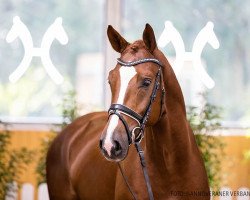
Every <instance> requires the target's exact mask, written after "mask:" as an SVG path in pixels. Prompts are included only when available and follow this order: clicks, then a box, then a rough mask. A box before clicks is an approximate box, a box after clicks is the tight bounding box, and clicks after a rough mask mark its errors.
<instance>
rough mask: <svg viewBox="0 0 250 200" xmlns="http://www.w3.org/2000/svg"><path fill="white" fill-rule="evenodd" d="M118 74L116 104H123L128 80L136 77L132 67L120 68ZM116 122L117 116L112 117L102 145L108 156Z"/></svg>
mask: <svg viewBox="0 0 250 200" xmlns="http://www.w3.org/2000/svg"><path fill="white" fill-rule="evenodd" d="M119 73H120V83H121V84H120V90H119V96H118V100H117V102H116V103H118V104H124V98H125V94H126V91H127V88H128V84H129V82H130V80H131V79H132V78H133V77H134V76H135V75H136V71H135V68H134V67H133V66H131V67H125V66H122V67H121V68H120V69H119ZM118 122H119V117H118V116H117V115H112V116H111V118H110V121H109V125H108V128H107V135H106V138H105V140H104V145H103V147H104V148H105V149H106V151H107V153H108V155H109V156H110V155H111V148H112V146H113V143H112V136H113V133H114V130H115V129H116V127H117V125H118Z"/></svg>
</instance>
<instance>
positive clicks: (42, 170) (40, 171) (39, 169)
mask: <svg viewBox="0 0 250 200" xmlns="http://www.w3.org/2000/svg"><path fill="white" fill-rule="evenodd" d="M55 136H56V133H55V132H54V134H53V135H50V136H48V137H46V138H45V139H43V140H42V144H41V149H40V152H39V153H40V157H39V160H38V164H37V166H36V174H37V184H38V185H40V184H41V183H45V182H46V155H47V152H48V149H49V147H50V145H51V143H52V141H53V140H54V138H55Z"/></svg>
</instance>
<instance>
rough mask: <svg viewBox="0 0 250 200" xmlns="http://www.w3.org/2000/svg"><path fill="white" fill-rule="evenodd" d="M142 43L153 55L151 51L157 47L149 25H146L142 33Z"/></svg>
mask: <svg viewBox="0 0 250 200" xmlns="http://www.w3.org/2000/svg"><path fill="white" fill-rule="evenodd" d="M143 41H144V43H145V44H146V46H147V48H148V49H149V51H150V52H151V53H153V51H154V50H155V48H156V47H157V44H156V39H155V34H154V31H153V28H152V27H151V26H150V25H149V24H146V26H145V29H144V31H143Z"/></svg>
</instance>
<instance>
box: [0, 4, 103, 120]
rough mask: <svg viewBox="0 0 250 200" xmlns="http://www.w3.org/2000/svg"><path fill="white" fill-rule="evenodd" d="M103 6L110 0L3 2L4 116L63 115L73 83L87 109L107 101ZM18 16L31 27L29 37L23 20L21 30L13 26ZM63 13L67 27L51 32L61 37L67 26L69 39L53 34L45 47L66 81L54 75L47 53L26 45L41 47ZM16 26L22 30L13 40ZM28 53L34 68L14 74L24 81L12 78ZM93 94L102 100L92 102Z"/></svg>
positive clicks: (0, 92)
mask: <svg viewBox="0 0 250 200" xmlns="http://www.w3.org/2000/svg"><path fill="white" fill-rule="evenodd" d="M103 6H104V1H99V0H93V1H91V3H89V1H87V0H77V1H74V3H72V1H70V0H63V1H57V0H50V1H32V0H18V1H17V0H14V1H2V2H1V6H0V10H1V12H0V16H1V19H2V20H1V21H0V116H8V117H50V118H51V117H52V118H53V117H58V116H60V114H61V113H60V106H59V105H60V103H61V100H62V97H63V94H64V93H65V92H66V91H67V90H69V89H71V88H77V90H79V93H78V94H79V99H83V102H82V104H84V106H85V108H88V107H91V108H92V109H93V108H99V107H101V106H102V103H101V97H100V95H101V91H102V90H101V88H102V79H103V76H102V74H103V63H102V60H103V55H102V47H103V44H102V43H103V42H102V40H103ZM15 16H18V17H19V18H20V21H21V22H22V23H23V24H24V25H25V26H26V27H27V29H28V31H29V32H30V34H31V37H28V36H27V35H28V34H27V30H26V32H25V30H24V28H23V25H22V28H20V29H18V28H17V27H16V25H15V26H14V25H13V18H14V21H18V20H19V18H18V17H15ZM58 17H61V19H62V22H60V20H61V19H60V18H59V24H60V23H61V27H60V28H61V29H59V28H58V29H56V31H54V32H52V33H51V36H52V37H53V38H54V37H58V38H60V37H61V36H60V34H61V35H62V34H63V31H65V33H66V35H67V36H68V43H67V44H61V43H63V41H60V39H59V40H57V39H53V40H52V44H51V47H50V48H47V49H44V51H45V53H48V52H49V55H50V56H49V57H48V58H47V59H48V60H50V59H51V62H52V64H53V65H54V67H55V69H56V71H58V73H59V75H60V74H61V75H62V76H63V79H64V81H63V82H62V83H61V84H56V83H55V81H56V80H53V79H51V77H50V76H49V73H48V72H47V71H46V64H45V63H43V62H42V60H41V55H37V56H34V55H31V54H32V53H34V52H35V49H32V50H31V52H29V51H26V50H25V48H26V46H27V43H28V41H26V40H30V39H32V41H33V46H32V48H33V47H34V48H37V49H38V51H40V50H41V48H42V47H41V42H42V40H43V37H44V38H45V32H46V31H47V30H48V28H49V27H50V26H51V25H52V24H53V23H55V21H56V19H57V18H58ZM57 21H58V20H57ZM55 26H56V25H55ZM58 26H60V25H58ZM11 28H13V29H15V28H16V30H18V31H16V32H15V30H13V33H12V38H11V39H15V38H16V39H15V40H13V41H11V42H10V43H8V42H7V41H6V36H7V34H8V32H9V31H10V30H11ZM14 34H15V35H14ZM22 34H25V35H26V36H24V37H26V40H25V41H22V40H23V39H21V38H22ZM13 35H14V36H13ZM27 38H28V39H27ZM45 39H46V38H45ZM47 40H49V37H47ZM45 46H46V45H45ZM26 54H27V55H26ZM24 55H26V56H27V57H29V56H31V58H32V60H31V62H30V63H29V62H28V63H27V64H26V65H25V66H26V67H28V68H27V70H26V71H25V72H24V73H23V75H22V76H21V77H20V78H19V79H18V78H14V79H18V80H16V82H14V83H11V82H10V81H9V76H10V75H11V74H12V73H13V72H14V71H15V70H16V69H17V68H18V66H19V65H20V63H21V61H22V59H23V57H24ZM25 59H26V58H25ZM47 62H49V61H47ZM47 66H48V65H47ZM49 67H50V66H49ZM14 77H15V76H14ZM12 78H13V77H12ZM86 85H87V87H86ZM90 88H92V89H90ZM89 96H94V97H95V98H93V99H98V100H96V101H90V100H89V99H90V98H89ZM84 100H85V101H84Z"/></svg>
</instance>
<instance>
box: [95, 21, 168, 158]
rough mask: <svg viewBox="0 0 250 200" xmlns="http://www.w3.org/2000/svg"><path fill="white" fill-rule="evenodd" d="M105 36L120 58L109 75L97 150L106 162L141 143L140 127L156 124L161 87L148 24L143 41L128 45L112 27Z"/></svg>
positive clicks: (159, 68) (158, 66) (159, 69)
mask: <svg viewBox="0 0 250 200" xmlns="http://www.w3.org/2000/svg"><path fill="white" fill-rule="evenodd" d="M107 33H108V38H109V41H110V43H111V45H112V47H113V49H114V50H115V51H117V52H119V53H121V57H120V58H119V59H118V63H117V65H116V66H115V68H114V69H113V70H111V71H110V72H109V77H108V81H109V84H110V88H111V92H112V100H111V106H110V109H109V120H108V122H107V125H106V126H105V128H104V130H103V133H102V136H101V139H100V148H101V151H102V153H103V155H104V156H105V157H106V158H107V159H108V160H112V161H121V160H123V159H124V158H125V157H126V155H127V153H128V149H129V145H130V144H131V143H133V142H138V141H140V140H141V138H142V136H143V135H142V134H143V130H144V127H145V126H152V125H154V124H156V122H157V121H158V119H159V118H160V116H161V113H162V102H163V101H162V98H163V94H164V88H163V84H162V73H161V63H160V62H159V61H158V60H156V59H155V58H154V56H153V54H152V53H153V51H154V50H155V49H156V48H157V45H156V40H155V35H154V32H153V29H152V28H151V26H150V25H148V24H147V25H146V27H145V30H144V32H143V40H137V41H135V42H134V43H132V44H130V43H128V42H127V41H126V40H125V39H124V38H123V37H122V36H121V35H120V34H119V33H118V32H117V31H116V30H115V29H114V28H113V27H112V26H109V27H108V31H107ZM158 89H159V90H158ZM160 89H162V90H160ZM147 115H148V116H147Z"/></svg>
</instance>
